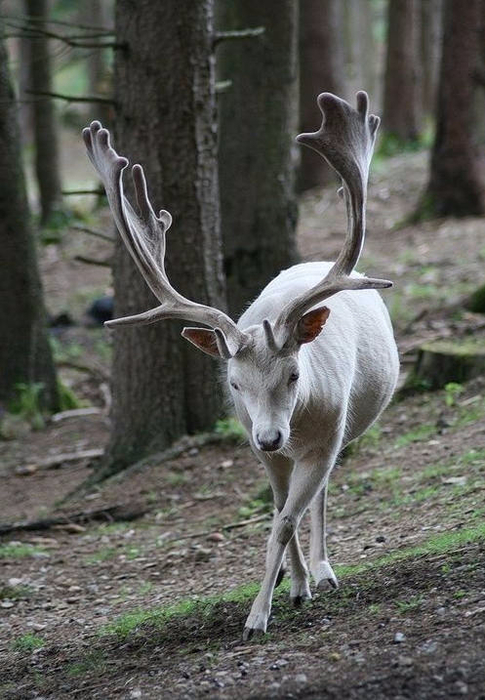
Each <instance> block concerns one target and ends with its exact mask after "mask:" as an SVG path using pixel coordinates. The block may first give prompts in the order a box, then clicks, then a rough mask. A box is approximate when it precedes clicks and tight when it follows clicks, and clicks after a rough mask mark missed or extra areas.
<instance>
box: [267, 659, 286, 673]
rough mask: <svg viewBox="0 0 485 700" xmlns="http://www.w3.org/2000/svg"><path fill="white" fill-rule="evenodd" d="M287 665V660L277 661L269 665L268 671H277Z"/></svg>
mask: <svg viewBox="0 0 485 700" xmlns="http://www.w3.org/2000/svg"><path fill="white" fill-rule="evenodd" d="M287 665H288V660H287V659H277V660H276V661H275V662H274V663H272V664H271V666H270V669H271V670H272V671H278V669H280V668H282V667H283V666H287Z"/></svg>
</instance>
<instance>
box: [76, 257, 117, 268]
mask: <svg viewBox="0 0 485 700" xmlns="http://www.w3.org/2000/svg"><path fill="white" fill-rule="evenodd" d="M74 260H77V262H80V263H84V265H97V266H98V267H111V260H110V258H108V259H107V260H97V259H96V258H88V257H87V256H85V255H75V256H74Z"/></svg>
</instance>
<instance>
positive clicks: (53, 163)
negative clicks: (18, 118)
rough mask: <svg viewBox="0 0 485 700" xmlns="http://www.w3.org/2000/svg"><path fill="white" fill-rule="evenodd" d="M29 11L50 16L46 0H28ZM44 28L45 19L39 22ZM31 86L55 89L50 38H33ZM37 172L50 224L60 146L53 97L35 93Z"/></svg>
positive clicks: (44, 220) (55, 203)
mask: <svg viewBox="0 0 485 700" xmlns="http://www.w3.org/2000/svg"><path fill="white" fill-rule="evenodd" d="M25 9H26V13H27V14H28V15H29V16H30V17H35V18H39V19H42V20H45V19H46V18H47V1H46V0H26V2H25ZM36 26H37V27H38V28H39V29H44V28H45V25H44V23H43V22H37V23H36ZM31 42H32V45H31V49H30V85H31V89H32V91H33V92H34V93H40V92H52V74H51V60H50V53H49V39H47V38H45V37H39V38H36V39H31ZM32 97H33V118H34V141H35V173H36V177H37V184H38V187H39V195H40V209H41V216H40V221H41V224H42V225H44V224H46V223H48V221H49V218H50V216H51V215H52V213H53V211H54V210H55V209H56V207H57V206H58V205H59V203H60V199H61V176H60V171H59V153H58V151H59V148H58V138H57V129H56V114H55V108H54V102H53V100H52V98H50V97H43V96H41V95H35V94H34V95H33V96H32Z"/></svg>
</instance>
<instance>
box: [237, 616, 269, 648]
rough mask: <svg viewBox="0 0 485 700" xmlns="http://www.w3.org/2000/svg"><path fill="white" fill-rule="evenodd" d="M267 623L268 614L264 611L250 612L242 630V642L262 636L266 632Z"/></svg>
mask: <svg viewBox="0 0 485 700" xmlns="http://www.w3.org/2000/svg"><path fill="white" fill-rule="evenodd" d="M267 624H268V616H267V615H265V614H264V613H256V614H255V615H253V614H250V615H249V617H248V619H247V620H246V625H245V627H244V630H243V642H247V641H249V640H250V639H257V638H259V637H262V636H263V635H264V634H265V633H266V626H267Z"/></svg>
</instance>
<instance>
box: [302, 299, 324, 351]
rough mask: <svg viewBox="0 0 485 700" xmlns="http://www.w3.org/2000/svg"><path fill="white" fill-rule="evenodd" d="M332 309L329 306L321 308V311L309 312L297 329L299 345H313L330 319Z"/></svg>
mask: <svg viewBox="0 0 485 700" xmlns="http://www.w3.org/2000/svg"><path fill="white" fill-rule="evenodd" d="M329 314H330V309H329V308H328V307H327V306H321V307H320V308H319V309H313V311H309V312H308V313H306V314H305V315H304V316H302V317H301V318H300V320H299V321H298V325H297V327H296V341H297V343H298V344H299V345H302V344H303V343H311V342H312V340H315V338H316V337H317V335H319V334H320V331H321V330H322V328H323V327H324V325H325V323H326V321H327V318H328V317H329Z"/></svg>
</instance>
